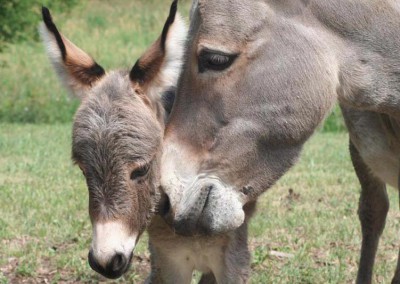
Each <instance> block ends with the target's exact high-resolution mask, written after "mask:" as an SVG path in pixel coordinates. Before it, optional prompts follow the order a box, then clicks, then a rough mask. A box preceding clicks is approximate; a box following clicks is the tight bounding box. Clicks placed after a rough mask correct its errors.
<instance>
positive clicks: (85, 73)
mask: <svg viewBox="0 0 400 284" xmlns="http://www.w3.org/2000/svg"><path fill="white" fill-rule="evenodd" d="M42 17H43V23H41V25H40V27H39V32H40V35H41V37H42V40H43V43H44V45H45V47H46V51H47V55H48V57H49V58H50V61H51V63H52V64H53V67H54V69H55V70H56V72H57V73H58V75H59V77H60V79H61V80H62V82H63V83H64V84H65V86H66V87H67V89H69V90H70V91H71V92H72V93H73V94H74V95H76V96H77V97H79V98H83V96H84V95H85V91H87V90H88V89H90V88H91V87H92V86H93V85H94V84H95V83H96V81H98V80H99V79H100V78H101V77H103V76H104V74H105V72H104V69H103V68H102V67H101V66H100V65H98V64H97V63H96V62H95V61H94V60H93V58H92V57H90V56H89V55H88V54H87V53H86V52H84V51H83V50H81V49H80V48H79V47H77V46H76V45H75V44H73V43H72V42H71V41H69V40H68V39H67V38H66V37H64V36H63V35H62V34H61V33H60V32H59V31H58V29H57V27H56V25H55V24H54V22H53V19H52V17H51V15H50V11H49V9H47V8H46V7H42Z"/></svg>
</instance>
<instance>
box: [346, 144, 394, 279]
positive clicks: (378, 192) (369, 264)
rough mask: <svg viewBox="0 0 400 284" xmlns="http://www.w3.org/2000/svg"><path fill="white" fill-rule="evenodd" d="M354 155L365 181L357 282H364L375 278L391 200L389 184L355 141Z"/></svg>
mask: <svg viewBox="0 0 400 284" xmlns="http://www.w3.org/2000/svg"><path fill="white" fill-rule="evenodd" d="M350 154H351V160H352V162H353V166H354V169H355V171H356V174H357V177H358V179H359V181H360V183H361V195H360V202H359V207H358V216H359V218H360V222H361V230H362V245H361V257H360V264H359V268H358V274H357V282H356V283H358V284H361V283H363V284H364V283H371V281H372V270H373V267H374V261H375V255H376V251H377V248H378V243H379V238H380V236H381V234H382V232H383V229H384V227H385V221H386V215H387V212H388V210H389V199H388V196H387V193H386V185H385V183H383V182H382V181H381V180H380V179H378V178H376V177H375V176H374V175H373V174H372V173H371V171H370V169H369V168H368V166H367V165H366V164H365V163H364V161H363V160H362V158H361V156H360V154H359V152H358V150H357V149H356V148H355V146H354V145H353V143H352V142H351V141H350Z"/></svg>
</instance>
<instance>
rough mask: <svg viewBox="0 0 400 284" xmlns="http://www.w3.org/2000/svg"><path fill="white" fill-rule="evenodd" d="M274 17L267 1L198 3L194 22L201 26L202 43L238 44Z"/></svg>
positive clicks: (204, 1)
mask: <svg viewBox="0 0 400 284" xmlns="http://www.w3.org/2000/svg"><path fill="white" fill-rule="evenodd" d="M272 16H273V13H272V10H271V9H270V8H269V6H268V5H267V4H266V3H265V2H263V1H243V0H233V1H232V0H211V1H209V0H207V1H206V0H198V3H197V5H196V4H194V9H193V19H194V20H193V22H192V23H194V25H200V26H201V28H200V30H199V32H200V43H201V42H202V41H206V42H207V41H209V40H212V41H214V42H216V41H219V42H220V43H227V44H228V43H236V44H237V43H240V42H244V41H245V40H248V37H249V36H251V35H252V34H254V33H255V32H257V31H258V30H259V28H260V27H261V26H265V21H266V20H268V18H271V17H272ZM192 28H195V27H193V26H192Z"/></svg>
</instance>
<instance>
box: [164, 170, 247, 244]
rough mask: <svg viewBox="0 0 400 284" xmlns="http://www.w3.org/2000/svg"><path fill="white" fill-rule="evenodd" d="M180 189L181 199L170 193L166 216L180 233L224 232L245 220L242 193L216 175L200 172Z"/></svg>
mask: <svg viewBox="0 0 400 284" xmlns="http://www.w3.org/2000/svg"><path fill="white" fill-rule="evenodd" d="M175 188H176V187H175ZM166 192H168V189H166ZM182 192H183V193H184V194H183V195H182V196H181V198H180V200H177V199H176V198H175V199H174V198H171V197H172V196H176V194H172V195H169V196H170V197H169V199H170V201H169V202H170V203H171V205H170V206H171V208H172V209H171V210H170V212H169V213H168V215H167V216H166V220H167V222H168V223H170V224H172V225H173V227H174V228H175V232H176V233H178V234H180V235H184V236H192V235H213V234H220V233H225V232H228V231H232V230H235V229H237V228H238V227H240V225H242V224H243V222H244V220H245V212H244V210H243V204H244V197H245V196H244V194H243V193H241V192H238V191H235V190H233V189H232V188H230V187H229V186H227V185H225V184H223V183H222V182H221V181H220V180H219V179H218V178H216V177H209V176H208V177H206V178H205V177H203V176H201V175H200V176H198V177H197V178H196V179H195V181H194V182H193V183H192V184H191V185H189V186H186V187H185V189H184V190H182ZM167 194H168V193H167Z"/></svg>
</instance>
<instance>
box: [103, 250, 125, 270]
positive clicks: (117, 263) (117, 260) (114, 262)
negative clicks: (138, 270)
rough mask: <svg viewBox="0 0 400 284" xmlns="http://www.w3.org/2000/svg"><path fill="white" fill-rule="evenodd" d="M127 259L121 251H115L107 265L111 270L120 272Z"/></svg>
mask: <svg viewBox="0 0 400 284" xmlns="http://www.w3.org/2000/svg"><path fill="white" fill-rule="evenodd" d="M126 263H127V259H126V257H125V256H124V255H123V254H122V253H117V254H116V255H115V256H114V257H113V258H112V259H111V261H110V263H109V264H108V266H109V267H110V269H111V270H112V271H113V272H120V271H121V270H123V269H124V268H125V266H126Z"/></svg>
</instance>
